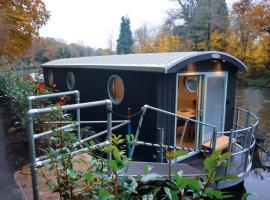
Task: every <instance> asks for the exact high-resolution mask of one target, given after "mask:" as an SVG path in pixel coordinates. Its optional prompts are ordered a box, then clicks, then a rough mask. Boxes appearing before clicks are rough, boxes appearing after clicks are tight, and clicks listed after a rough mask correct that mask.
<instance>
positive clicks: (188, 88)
mask: <svg viewBox="0 0 270 200" xmlns="http://www.w3.org/2000/svg"><path fill="white" fill-rule="evenodd" d="M189 77H197V76H195V75H189V76H186V77H185V78H184V86H185V89H186V90H187V91H188V92H190V93H196V92H197V91H198V85H199V80H198V77H197V87H196V90H192V89H190V87H189V86H188V83H187V80H188V78H189Z"/></svg>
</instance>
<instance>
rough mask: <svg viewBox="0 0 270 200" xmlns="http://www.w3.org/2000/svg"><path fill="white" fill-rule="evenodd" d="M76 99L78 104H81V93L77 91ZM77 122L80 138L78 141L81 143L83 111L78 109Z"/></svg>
mask: <svg viewBox="0 0 270 200" xmlns="http://www.w3.org/2000/svg"><path fill="white" fill-rule="evenodd" d="M75 97H76V103H77V104H79V103H80V92H79V91H77V90H76V93H75ZM76 120H77V129H78V130H77V137H78V141H81V109H80V108H77V109H76Z"/></svg>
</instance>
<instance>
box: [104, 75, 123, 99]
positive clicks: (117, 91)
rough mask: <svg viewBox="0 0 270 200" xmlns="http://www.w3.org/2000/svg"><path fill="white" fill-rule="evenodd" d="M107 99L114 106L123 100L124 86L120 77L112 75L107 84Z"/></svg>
mask: <svg viewBox="0 0 270 200" xmlns="http://www.w3.org/2000/svg"><path fill="white" fill-rule="evenodd" d="M107 91H108V95H109V98H110V99H111V100H112V102H113V103H114V104H120V103H121V102H122V101H123V99H124V91H125V89H124V84H123V81H122V79H121V78H120V76H117V75H112V76H111V77H110V78H109V80H108V84H107Z"/></svg>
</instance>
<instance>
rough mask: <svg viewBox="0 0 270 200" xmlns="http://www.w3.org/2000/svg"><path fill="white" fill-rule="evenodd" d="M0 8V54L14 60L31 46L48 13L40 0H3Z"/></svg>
mask: <svg viewBox="0 0 270 200" xmlns="http://www.w3.org/2000/svg"><path fill="white" fill-rule="evenodd" d="M0 9H1V12H0V44H1V46H0V56H4V57H6V58H7V59H9V60H14V59H16V58H18V57H20V56H23V55H24V54H25V53H26V52H27V50H28V49H29V48H30V47H31V42H32V37H33V36H38V30H39V28H40V27H41V26H43V25H44V24H45V23H46V22H47V20H48V18H49V13H48V11H47V10H46V7H45V4H44V2H42V1H41V0H27V1H25V0H5V1H3V3H1V7H0Z"/></svg>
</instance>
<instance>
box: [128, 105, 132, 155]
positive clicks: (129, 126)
mask: <svg viewBox="0 0 270 200" xmlns="http://www.w3.org/2000/svg"><path fill="white" fill-rule="evenodd" d="M127 119H128V125H127V131H128V136H129V137H128V141H127V143H128V149H127V156H128V157H129V154H130V136H131V121H130V120H131V111H130V108H128V113H127Z"/></svg>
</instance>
